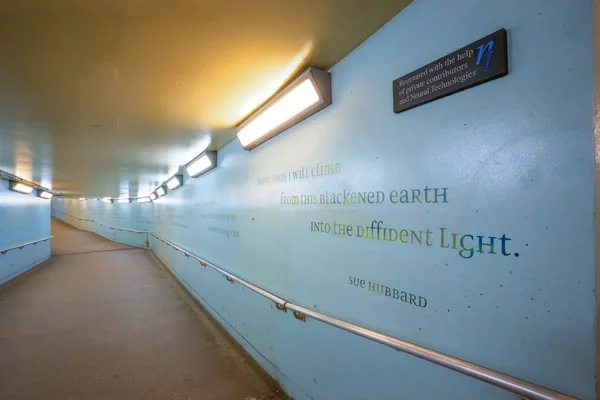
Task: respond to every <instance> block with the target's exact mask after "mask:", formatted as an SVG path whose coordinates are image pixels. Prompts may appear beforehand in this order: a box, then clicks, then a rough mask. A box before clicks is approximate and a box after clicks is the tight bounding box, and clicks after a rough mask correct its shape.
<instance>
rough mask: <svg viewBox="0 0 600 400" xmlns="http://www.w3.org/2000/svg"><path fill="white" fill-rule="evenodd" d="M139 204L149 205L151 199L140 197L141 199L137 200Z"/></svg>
mask: <svg viewBox="0 0 600 400" xmlns="http://www.w3.org/2000/svg"><path fill="white" fill-rule="evenodd" d="M137 201H138V203H148V202H149V201H151V200H150V197H140V198H139V199H137Z"/></svg>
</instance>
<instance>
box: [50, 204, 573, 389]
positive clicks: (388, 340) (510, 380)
mask: <svg viewBox="0 0 600 400" xmlns="http://www.w3.org/2000/svg"><path fill="white" fill-rule="evenodd" d="M55 210H57V211H59V212H62V213H63V214H66V215H70V216H71V217H74V218H77V219H80V220H82V218H79V217H76V216H74V215H72V214H69V213H66V212H64V211H62V210H58V209H55ZM89 221H92V222H96V223H98V224H101V225H104V224H102V223H100V222H97V221H93V220H89ZM104 226H106V225H104ZM113 229H119V230H122V231H128V232H132V233H139V234H142V233H143V234H149V235H152V236H154V237H155V238H156V239H158V240H160V241H161V242H163V243H165V244H167V245H168V246H171V247H172V248H173V249H174V250H176V251H180V252H182V253H183V254H184V255H185V256H186V257H190V258H193V259H194V260H196V261H198V262H200V264H201V265H202V266H203V267H209V268H211V269H213V270H215V271H217V272H218V273H220V274H222V275H223V276H225V277H226V278H227V280H228V281H230V282H238V283H239V284H241V285H243V286H245V287H247V288H248V289H250V290H252V291H253V292H256V293H258V294H260V295H261V296H263V297H266V298H267V299H269V300H271V301H273V302H274V303H275V304H276V306H277V309H278V310H282V311H286V310H288V309H289V310H291V311H292V312H293V315H294V317H295V318H296V319H298V320H301V321H306V317H311V318H313V319H315V320H317V321H321V322H323V323H325V324H328V325H331V326H334V327H336V328H339V329H342V330H344V331H347V332H350V333H353V334H355V335H358V336H361V337H364V338H366V339H369V340H372V341H374V342H377V343H381V344H383V345H386V346H388V347H391V348H393V349H396V350H398V351H402V352H404V353H407V354H410V355H413V356H415V357H419V358H422V359H424V360H427V361H429V362H432V363H434V364H437V365H440V366H442V367H445V368H448V369H451V370H453V371H456V372H460V373H462V374H464V375H468V376H470V377H473V378H475V379H478V380H481V381H483V382H487V383H489V384H491V385H494V386H497V387H499V388H502V389H505V390H508V391H510V392H512V393H515V394H516V395H518V396H520V397H521V398H524V399H529V400H577V399H576V398H575V397H571V396H568V395H566V394H564V393H560V392H557V391H554V390H551V389H548V388H546V387H543V386H540V385H537V384H535V383H531V382H527V381H524V380H522V379H518V378H515V377H513V376H510V375H506V374H504V373H502V372H498V371H495V370H493V369H490V368H486V367H483V366H481V365H477V364H473V363H470V362H468V361H463V360H460V359H458V358H455V357H452V356H448V355H446V354H443V353H440V352H437V351H434V350H430V349H428V348H426V347H422V346H418V345H416V344H412V343H409V342H405V341H403V340H400V339H396V338H394V337H391V336H388V335H384V334H382V333H379V332H375V331H372V330H370V329H367V328H363V327H361V326H359V325H355V324H352V323H350V322H346V321H344V320H341V319H337V318H334V317H330V316H328V315H325V314H321V313H319V312H316V311H314V310H311V309H308V308H304V307H301V306H299V305H296V304H293V303H290V302H288V301H286V300H285V299H282V298H280V297H278V296H276V295H274V294H272V293H270V292H268V291H266V290H264V289H262V288H260V287H258V286H256V285H254V284H252V283H250V282H248V281H246V280H244V279H242V278H240V277H238V276H236V275H234V274H232V273H230V272H227V271H225V270H224V269H222V268H220V267H218V266H216V265H214V264H212V263H211V262H209V261H207V260H205V259H203V258H201V257H198V256H196V255H195V254H193V253H191V252H190V251H188V250H186V249H184V248H183V247H181V246H178V245H176V244H175V243H173V242H171V241H170V240H167V239H165V238H163V237H161V236H159V235H157V234H156V233H154V232H149V231H138V230H134V229H123V228H113Z"/></svg>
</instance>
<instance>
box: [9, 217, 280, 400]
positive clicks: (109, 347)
mask: <svg viewBox="0 0 600 400" xmlns="http://www.w3.org/2000/svg"><path fill="white" fill-rule="evenodd" d="M52 230H53V232H52V234H53V235H54V239H53V240H52V248H53V253H55V252H56V253H57V254H62V253H69V255H55V256H53V257H52V258H51V259H50V260H49V261H47V262H46V263H44V264H42V265H41V266H39V267H38V268H36V269H35V270H33V271H32V272H30V273H27V274H25V275H23V276H22V277H19V278H17V279H15V280H14V281H12V282H9V283H7V284H6V285H4V286H0V399H19V400H30V399H44V400H49V399H57V400H58V399H60V400H67V399H68V400H70V399H86V400H87V399H107V400H108V399H110V400H121V399H123V400H129V399H153V400H158V399H165V400H166V399H169V400H174V399H186V400H188V399H202V400H208V399H223V400H228V399H232V400H233V399H236V400H250V399H252V400H254V399H257V400H260V399H283V398H284V396H282V395H281V394H279V393H281V392H280V391H279V390H278V388H277V386H276V385H275V384H274V383H273V381H272V380H271V379H270V378H269V377H268V376H267V375H266V374H265V372H264V371H262V370H261V369H260V367H258V366H257V365H256V364H255V363H254V362H253V361H252V360H251V359H250V358H249V356H248V355H247V354H246V353H245V352H244V351H243V350H241V349H240V348H239V347H238V345H237V344H236V343H235V342H234V341H233V339H232V338H231V337H229V336H228V335H227V334H226V333H225V332H224V331H222V329H221V328H220V327H218V326H217V324H216V323H215V322H214V321H213V320H212V318H211V317H210V316H208V315H207V314H206V312H205V311H204V310H202V309H200V308H198V307H197V306H196V304H195V303H194V302H193V300H192V299H191V298H190V297H189V296H188V295H187V293H184V292H183V291H182V289H181V288H180V287H179V286H178V285H177V284H176V283H175V282H174V281H173V280H172V278H171V277H170V276H169V275H167V274H165V272H164V271H163V270H162V267H161V266H160V265H159V264H158V263H157V262H156V261H155V259H154V257H153V256H152V255H151V253H150V252H149V251H147V250H143V249H135V248H131V247H128V246H124V245H120V244H115V243H112V242H109V241H107V240H105V239H103V238H101V237H99V236H96V235H94V234H91V233H87V232H82V231H79V230H76V229H75V228H72V227H70V226H69V225H66V224H64V223H61V222H58V221H53V222H52ZM77 249H81V250H82V251H83V252H79V253H77V252H76V251H77Z"/></svg>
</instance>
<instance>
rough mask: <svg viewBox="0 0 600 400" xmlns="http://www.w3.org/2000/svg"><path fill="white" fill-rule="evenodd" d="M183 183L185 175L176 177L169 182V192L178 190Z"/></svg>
mask: <svg viewBox="0 0 600 400" xmlns="http://www.w3.org/2000/svg"><path fill="white" fill-rule="evenodd" d="M182 183H183V175H175V176H174V177H172V178H171V179H169V180H168V181H167V187H168V188H169V190H173V189H177V188H178V187H179V186H181V185H182Z"/></svg>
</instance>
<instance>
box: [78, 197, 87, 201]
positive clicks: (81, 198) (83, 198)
mask: <svg viewBox="0 0 600 400" xmlns="http://www.w3.org/2000/svg"><path fill="white" fill-rule="evenodd" d="M79 200H81V201H83V200H87V199H86V198H85V197H80V198H79Z"/></svg>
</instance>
